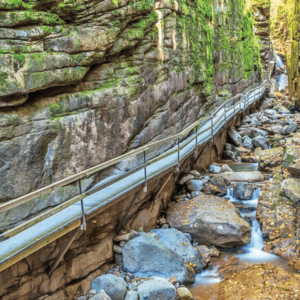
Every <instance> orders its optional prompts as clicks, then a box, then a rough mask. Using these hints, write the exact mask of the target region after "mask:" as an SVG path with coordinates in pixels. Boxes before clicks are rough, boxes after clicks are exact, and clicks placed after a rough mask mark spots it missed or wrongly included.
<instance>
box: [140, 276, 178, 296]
mask: <svg viewBox="0 0 300 300" xmlns="http://www.w3.org/2000/svg"><path fill="white" fill-rule="evenodd" d="M136 291H137V292H138V294H139V300H158V299H159V300H176V298H177V294H176V288H175V287H174V285H173V284H172V283H170V282H169V281H168V280H166V279H163V278H150V279H149V280H147V281H143V282H142V283H141V284H140V285H138V286H137V288H136Z"/></svg>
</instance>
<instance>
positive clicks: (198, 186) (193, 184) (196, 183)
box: [186, 179, 203, 192]
mask: <svg viewBox="0 0 300 300" xmlns="http://www.w3.org/2000/svg"><path fill="white" fill-rule="evenodd" d="M186 186H187V188H188V190H189V191H190V192H197V191H201V190H202V189H203V182H202V181H201V180H199V179H193V180H190V181H189V182H188V183H187V184H186Z"/></svg>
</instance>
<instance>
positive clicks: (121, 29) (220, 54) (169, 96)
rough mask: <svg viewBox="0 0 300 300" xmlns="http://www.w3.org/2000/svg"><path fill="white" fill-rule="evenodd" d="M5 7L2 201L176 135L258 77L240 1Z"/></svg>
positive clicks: (118, 0)
mask: <svg viewBox="0 0 300 300" xmlns="http://www.w3.org/2000/svg"><path fill="white" fill-rule="evenodd" d="M0 14H1V22H0V27H1V29H0V32H1V33H0V45H1V46H0V48H1V49H0V60H1V66H2V68H1V70H0V79H1V90H0V107H1V108H0V128H1V131H0V157H1V159H0V177H1V178H2V184H1V185H0V201H9V200H11V199H13V198H16V197H18V196H21V195H23V194H26V193H28V192H30V191H33V190H34V189H37V188H39V187H42V186H45V185H47V184H50V183H52V182H55V181H57V180H59V179H61V178H64V177H67V176H69V175H72V174H75V173H76V172H79V171H81V170H83V169H86V168H88V167H91V166H94V165H96V164H99V163H101V162H103V161H105V160H108V159H110V158H112V157H115V156H117V155H120V154H122V153H124V152H126V151H128V150H129V149H132V148H135V147H138V146H141V145H143V144H146V143H147V142H150V141H155V140H158V139H161V138H163V137H166V136H169V135H170V134H175V133H177V132H179V131H181V130H182V129H183V128H185V127H187V126H188V125H190V124H191V123H192V122H194V121H195V120H196V119H198V118H199V116H201V115H205V114H206V113H207V112H208V111H210V110H211V109H213V108H214V107H215V106H216V105H218V104H219V103H222V101H224V100H225V99H227V98H228V97H229V96H230V95H234V94H236V93H239V92H242V91H243V90H245V89H246V88H247V87H249V86H253V85H254V84H255V82H257V83H258V82H260V74H259V72H260V64H259V55H258V47H257V45H256V43H255V38H254V35H253V32H252V26H251V24H252V21H251V14H250V12H249V11H247V8H246V4H245V1H244V0H240V1H233V0H230V1H225V0H216V1H215V3H214V1H212V0H205V1H193V0H184V1H180V2H177V1H175V0H174V1H156V2H153V1H138V2H136V1H129V0H106V1H101V2H100V1H98V0H93V1H89V2H86V1H81V0H78V1H67V0H65V1H58V0H51V1H38V2H37V1H33V0H29V1H26V2H23V1H21V0H20V1H17V2H16V1H12V0H9V1H7V0H5V1H4V0H3V1H0ZM93 180H94V179H93V178H91V179H89V180H88V183H86V185H87V186H88V185H91V184H93ZM65 193H67V192H65ZM58 194H64V192H63V193H61V192H60V193H57V195H56V196H55V197H56V201H55V202H56V203H59V202H61V201H63V200H64V199H65V198H66V197H65V196H63V197H62V196H59V195H58ZM41 202H43V201H42V200H41V199H40V200H39V201H36V204H35V209H34V212H35V213H36V212H37V211H39V210H41V209H45V207H47V206H49V205H51V203H49V204H47V205H46V204H44V205H41V207H39V205H40V203H41ZM46 202H47V201H44V203H46ZM48 202H51V201H48ZM30 210H32V207H30V208H24V209H22V214H23V215H24V216H27V215H28V213H29V212H28V211H30Z"/></svg>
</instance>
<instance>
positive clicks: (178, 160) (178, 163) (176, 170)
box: [175, 138, 180, 173]
mask: <svg viewBox="0 0 300 300" xmlns="http://www.w3.org/2000/svg"><path fill="white" fill-rule="evenodd" d="M177 148H178V152H177V166H176V168H175V172H176V173H179V166H180V144H179V138H178V139H177Z"/></svg>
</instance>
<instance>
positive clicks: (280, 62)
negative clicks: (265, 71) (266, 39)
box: [275, 54, 285, 70]
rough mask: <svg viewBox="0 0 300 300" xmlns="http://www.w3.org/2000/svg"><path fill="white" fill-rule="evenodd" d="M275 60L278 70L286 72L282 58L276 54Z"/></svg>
mask: <svg viewBox="0 0 300 300" xmlns="http://www.w3.org/2000/svg"><path fill="white" fill-rule="evenodd" d="M275 58H276V68H278V69H282V70H285V67H284V64H283V61H282V59H281V57H280V56H279V55H277V54H275Z"/></svg>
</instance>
